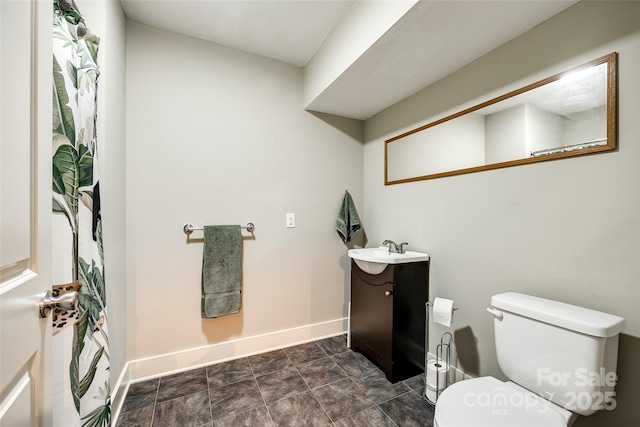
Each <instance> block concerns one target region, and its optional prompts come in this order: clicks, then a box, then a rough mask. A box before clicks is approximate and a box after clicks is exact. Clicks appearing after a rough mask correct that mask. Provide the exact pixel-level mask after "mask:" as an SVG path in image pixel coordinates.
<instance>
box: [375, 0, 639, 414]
mask: <svg viewBox="0 0 640 427" xmlns="http://www.w3.org/2000/svg"><path fill="white" fill-rule="evenodd" d="M639 18H640V3H638V2H619V3H618V2H609V1H606V2H581V3H579V4H577V5H576V6H573V7H571V8H570V9H568V10H566V11H565V12H563V13H561V14H559V15H557V16H556V17H554V18H552V19H550V20H549V21H547V22H545V23H543V24H541V25H539V26H537V27H535V28H534V29H532V30H531V31H529V32H528V33H526V34H524V35H523V36H521V37H519V38H517V39H515V40H513V41H511V42H509V43H507V44H505V45H503V46H501V47H499V48H498V49H496V50H494V51H493V52H491V53H489V54H487V55H486V56H484V57H482V58H480V59H478V60H477V61H474V62H473V63H471V64H469V65H468V66H466V67H464V68H463V69H461V70H459V71H458V72H456V73H454V74H452V75H450V76H448V77H447V78H445V79H443V80H441V81H440V82H438V83H436V84H434V85H432V86H431V87H428V88H426V89H424V90H422V91H421V92H419V93H418V94H416V95H414V96H412V97H410V98H407V99H406V100H404V101H403V102H401V103H399V104H396V105H395V106H393V107H391V108H389V109H387V110H385V111H383V112H381V113H379V114H378V115H376V116H374V117H373V118H371V119H369V120H368V121H367V122H366V124H365V213H366V218H367V226H368V236H369V240H370V241H373V242H377V241H382V240H383V239H393V240H395V241H408V242H410V245H409V249H413V250H420V251H426V252H428V253H429V254H431V256H432V264H431V288H430V289H431V294H430V297H431V299H433V298H434V297H435V296H440V297H446V298H453V299H454V300H455V302H456V303H455V305H456V306H458V307H459V308H460V309H459V311H458V312H457V313H456V318H455V320H454V326H453V329H454V330H455V331H456V342H457V344H458V348H457V350H458V356H459V360H458V361H457V364H458V365H459V366H460V367H461V368H463V369H465V370H466V371H468V372H469V373H471V374H474V375H487V374H488V375H497V376H500V377H501V373H500V370H499V368H498V366H497V362H496V354H495V349H494V344H493V342H494V341H493V328H492V320H491V317H490V316H489V315H488V314H487V313H486V312H485V307H487V306H488V304H489V301H490V297H491V295H493V294H496V293H499V292H504V291H519V292H524V293H530V294H533V295H538V296H542V297H547V298H552V299H557V300H561V301H565V302H568V303H573V304H577V305H582V306H586V307H589V308H593V309H597V310H601V311H605V312H610V313H613V314H617V315H620V316H623V317H625V319H626V321H627V326H626V328H625V330H624V334H625V336H630V337H640V274H639V269H638V265H639V262H638V261H639V260H640V239H639V237H640V147H639V146H638V135H640V122H639V121H638V113H639V111H638V99H639V95H640V19H639ZM612 51H617V52H619V79H618V81H619V87H618V108H619V110H618V118H619V122H618V123H619V140H618V141H619V142H618V143H619V149H618V150H617V151H615V152H610V153H606V154H599V155H592V156H581V157H577V158H572V159H565V160H558V161H550V162H542V163H536V164H530V165H524V166H518V167H512V168H506V169H497V170H492V171H485V172H480V173H474V174H468V175H459V176H453V177H446V178H441V179H435V180H428V181H420V182H414V183H408V184H400V185H394V186H388V187H385V186H384V185H383V144H384V142H383V141H384V140H385V139H388V138H389V137H392V136H394V135H397V134H399V133H402V132H405V131H407V130H409V129H411V128H414V127H417V126H418V125H420V124H422V123H421V120H422V119H423V118H424V117H431V116H434V115H437V114H441V115H445V114H451V113H453V112H455V111H459V110H462V109H463V108H466V107H469V106H472V105H475V104H477V103H478V102H480V101H483V100H486V99H491V98H493V97H495V96H497V95H499V94H500V93H505V92H507V91H509V90H513V89H515V88H517V87H521V86H523V85H524V84H525V83H529V82H533V81H537V80H539V79H541V78H544V77H547V76H550V75H553V74H555V73H557V72H559V71H563V70H565V69H569V68H571V66H573V65H578V64H582V63H585V62H587V61H589V60H591V59H595V58H598V57H600V56H603V55H605V54H607V53H610V52H612ZM433 331H434V332H433V336H432V339H431V346H432V348H433V345H435V342H436V339H439V337H440V335H441V334H442V333H443V332H444V329H443V328H434V330H433ZM625 342H629V340H626V341H625ZM635 348H636V349H637V348H640V346H637V345H636V346H635ZM628 349H629V347H628V346H626V347H624V346H621V352H623V354H622V359H624V360H629V358H630V357H629V356H628V355H627V353H625V352H626V351H629V350H628ZM636 351H637V350H636ZM633 358H634V360H636V362H634V365H637V360H638V354H637V353H636V355H635V356H633ZM623 368H626V369H627V371H626V372H627V373H629V372H630V371H629V365H625V366H622V367H621V369H622V370H623V371H622V372H620V373H621V383H620V387H619V388H623V386H624V384H625V377H624V369H623ZM637 372H638V370H637V369H636V370H635V371H634V375H635V376H634V377H633V378H629V377H627V378H626V384H629V381H630V380H631V382H634V381H636V380H637V379H638V376H637ZM627 375H628V374H627ZM627 390H629V388H627ZM624 396H625V394H624V393H623V392H622V391H621V392H620V398H621V399H623V398H624ZM626 396H629V394H626ZM628 400H629V399H627V401H628ZM633 401H635V402H636V404H634V403H633ZM626 408H627V410H629V408H631V409H630V410H632V411H634V412H635V414H636V415H637V413H638V412H637V409H636V408H637V394H636V395H635V397H633V399H632V400H631V402H630V403H629V405H627V406H626ZM624 410H625V409H624V408H623V405H622V404H620V405H619V408H618V409H617V410H616V411H613V412H610V411H605V412H607V413H605V414H602V415H601V414H598V415H597V416H598V417H600V418H596V415H594V416H592V417H591V419H592V420H596V419H601V420H605V419H606V418H605V417H611V416H616V414H619V413H622V412H624ZM629 419H631V418H629ZM635 419H636V420H637V418H635ZM587 422H594V421H584V420H579V423H576V426H578V425H586V424H581V423H587ZM600 422H601V424H600V425H625V424H619V423H618V424H616V423H615V422H611V423H607V422H606V421H600Z"/></svg>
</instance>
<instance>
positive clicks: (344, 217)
mask: <svg viewBox="0 0 640 427" xmlns="http://www.w3.org/2000/svg"><path fill="white" fill-rule="evenodd" d="M336 230H337V231H338V234H339V235H340V237H341V238H342V241H343V242H344V243H347V242H349V241H351V239H352V238H353V236H355V234H356V233H357V232H358V230H360V218H359V217H358V212H357V211H356V207H355V205H354V204H353V199H351V194H349V192H348V191H345V193H344V199H342V206H341V207H340V212H338V219H337V220H336Z"/></svg>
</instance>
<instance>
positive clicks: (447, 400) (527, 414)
mask: <svg viewBox="0 0 640 427" xmlns="http://www.w3.org/2000/svg"><path fill="white" fill-rule="evenodd" d="M576 418H577V415H576V414H573V413H571V412H570V411H567V410H566V409H563V408H561V407H559V406H558V405H555V404H553V403H551V402H550V401H548V400H546V399H543V398H541V397H540V396H538V395H536V394H535V393H532V392H530V391H529V390H526V389H524V388H522V387H520V386H518V385H517V384H514V383H512V382H502V381H500V380H498V379H496V378H493V377H480V378H474V379H471V380H464V381H460V382H457V383H455V384H453V385H451V386H449V387H448V388H447V389H446V390H444V391H443V392H442V394H441V395H440V397H439V398H438V401H437V402H436V410H435V417H434V420H433V424H434V426H435V427H471V426H474V427H475V426H477V427H542V426H545V427H547V426H548V427H569V426H571V424H573V421H575V419H576Z"/></svg>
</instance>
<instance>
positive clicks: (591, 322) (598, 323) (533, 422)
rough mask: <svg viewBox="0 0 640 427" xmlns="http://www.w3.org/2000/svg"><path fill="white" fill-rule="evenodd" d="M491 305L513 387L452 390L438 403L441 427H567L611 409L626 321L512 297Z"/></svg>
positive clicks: (486, 380) (468, 384) (470, 384)
mask: <svg viewBox="0 0 640 427" xmlns="http://www.w3.org/2000/svg"><path fill="white" fill-rule="evenodd" d="M491 305H492V307H490V308H488V309H487V311H489V313H491V314H492V315H493V316H494V321H493V325H494V331H495V345H496V355H497V359H498V365H499V366H500V369H501V370H502V372H503V373H504V375H505V376H506V377H507V378H508V379H509V381H507V382H502V381H500V380H498V379H496V378H494V377H488V376H487V377H479V378H474V379H470V380H464V381H460V382H457V383H455V384H453V385H451V386H449V387H448V388H447V389H445V390H444V391H443V392H442V394H440V396H439V398H438V400H437V401H436V409H435V415H434V425H435V426H436V427H474V426H477V427H546V426H548V427H569V426H571V424H573V422H574V421H575V419H576V418H577V417H578V416H580V415H584V416H588V415H591V414H593V413H595V412H597V411H599V410H602V409H604V408H605V407H607V405H608V404H610V403H613V400H614V396H615V393H614V392H613V389H614V386H615V383H616V380H617V376H616V367H617V360H618V335H619V334H620V332H621V331H622V330H623V328H624V324H625V322H624V319H623V318H622V317H619V316H614V315H611V314H607V313H602V312H599V311H595V310H591V309H587V308H583V307H578V306H575V305H570V304H565V303H561V302H558V301H552V300H548V299H544V298H538V297H534V296H530V295H524V294H519V293H515V292H507V293H503V294H498V295H494V296H493V297H492V298H491ZM586 378H588V379H589V380H588V381H587V380H585V379H586ZM611 379H613V380H611Z"/></svg>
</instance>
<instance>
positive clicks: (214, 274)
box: [200, 225, 242, 318]
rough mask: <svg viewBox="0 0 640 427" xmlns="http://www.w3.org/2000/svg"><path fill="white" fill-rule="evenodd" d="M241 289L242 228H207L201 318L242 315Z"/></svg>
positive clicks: (205, 232) (232, 226) (205, 230)
mask: <svg viewBox="0 0 640 427" xmlns="http://www.w3.org/2000/svg"><path fill="white" fill-rule="evenodd" d="M241 285H242V235H241V233H240V226H239V225H214V226H205V227H204V251H203V254H202V302H201V309H200V311H201V314H202V317H203V318H210V317H218V316H224V315H226V314H233V313H237V312H239V311H240V307H241V306H242V294H241V290H240V287H241Z"/></svg>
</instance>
